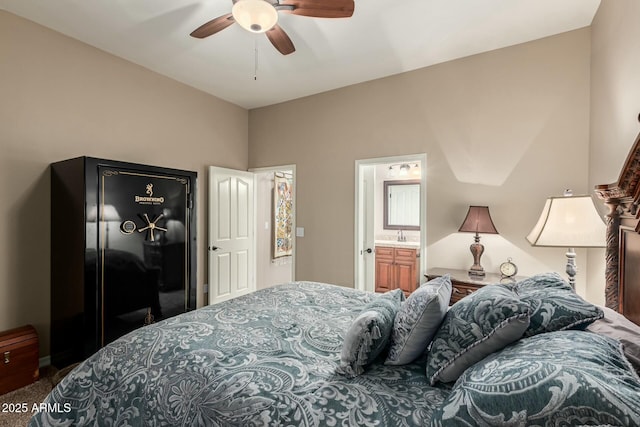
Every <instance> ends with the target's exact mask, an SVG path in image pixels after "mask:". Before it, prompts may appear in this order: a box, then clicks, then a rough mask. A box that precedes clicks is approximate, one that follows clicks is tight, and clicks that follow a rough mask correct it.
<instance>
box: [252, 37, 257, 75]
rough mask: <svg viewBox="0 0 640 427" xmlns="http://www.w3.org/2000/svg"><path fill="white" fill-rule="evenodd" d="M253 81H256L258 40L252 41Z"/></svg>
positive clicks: (255, 38)
mask: <svg viewBox="0 0 640 427" xmlns="http://www.w3.org/2000/svg"><path fill="white" fill-rule="evenodd" d="M253 55H254V56H253V80H254V81H256V80H258V38H257V37H254V39H253Z"/></svg>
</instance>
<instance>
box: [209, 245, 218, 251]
mask: <svg viewBox="0 0 640 427" xmlns="http://www.w3.org/2000/svg"><path fill="white" fill-rule="evenodd" d="M218 249H220V248H219V247H217V246H209V250H210V251H217V250H218Z"/></svg>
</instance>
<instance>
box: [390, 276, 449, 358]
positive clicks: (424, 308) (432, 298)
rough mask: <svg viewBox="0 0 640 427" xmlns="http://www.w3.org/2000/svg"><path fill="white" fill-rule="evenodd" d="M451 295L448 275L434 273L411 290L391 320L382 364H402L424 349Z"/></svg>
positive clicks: (442, 315) (415, 356)
mask: <svg viewBox="0 0 640 427" xmlns="http://www.w3.org/2000/svg"><path fill="white" fill-rule="evenodd" d="M450 299H451V278H450V277H449V275H448V274H446V275H444V276H441V277H437V278H435V279H433V280H431V281H429V282H427V283H425V284H423V285H422V286H420V287H419V288H418V289H417V290H416V291H414V292H413V293H412V294H411V295H409V298H407V300H406V301H405V302H404V303H403V304H402V307H400V311H398V314H397V315H396V320H395V321H394V322H393V330H392V331H391V347H390V349H389V354H388V355H387V360H386V361H385V362H384V363H385V365H406V364H408V363H411V362H413V361H414V360H415V359H416V358H417V357H418V356H420V355H421V354H422V353H424V351H425V350H426V349H427V346H428V345H429V343H430V342H431V339H432V338H433V336H434V335H435V334H436V331H437V330H438V328H439V327H440V324H441V323H442V319H444V316H445V314H447V309H448V308H449V300H450Z"/></svg>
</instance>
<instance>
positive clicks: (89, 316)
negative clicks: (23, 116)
mask: <svg viewBox="0 0 640 427" xmlns="http://www.w3.org/2000/svg"><path fill="white" fill-rule="evenodd" d="M196 179H197V174H196V173H195V172H190V171H183V170H176V169H167V168H160V167H154V166H146V165H139V164H133V163H125V162H118V161H112V160H104V159H96V158H91V157H78V158H74V159H70V160H65V161H61V162H57V163H53V164H51V362H52V364H53V365H54V366H56V367H58V368H62V367H64V366H68V365H70V364H72V363H74V362H77V361H80V360H83V359H85V358H87V357H88V356H90V355H91V354H93V353H94V352H95V351H96V350H98V349H100V348H101V347H103V346H104V345H106V344H108V343H110V342H111V341H113V340H115V339H116V338H118V337H120V336H122V335H124V334H126V333H128V332H130V331H132V330H134V329H136V328H139V327H142V326H144V325H147V324H150V323H153V322H155V321H158V320H161V319H165V318H167V317H171V316H174V315H176V314H179V313H183V312H185V311H188V310H193V309H195V307H196V205H195V194H196Z"/></svg>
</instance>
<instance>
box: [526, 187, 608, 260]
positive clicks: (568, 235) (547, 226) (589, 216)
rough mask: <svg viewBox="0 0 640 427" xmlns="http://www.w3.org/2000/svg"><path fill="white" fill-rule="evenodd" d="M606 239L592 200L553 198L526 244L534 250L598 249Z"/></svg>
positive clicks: (585, 198)
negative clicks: (533, 247) (552, 248)
mask: <svg viewBox="0 0 640 427" xmlns="http://www.w3.org/2000/svg"><path fill="white" fill-rule="evenodd" d="M605 235H606V227H605V225H604V222H603V221H602V218H600V215H599V214H598V212H597V211H596V207H595V206H594V204H593V200H592V199H591V196H588V195H585V196H566V197H550V198H548V199H547V202H546V203H545V205H544V209H543V210H542V213H541V214H540V218H539V219H538V223H537V224H536V225H535V227H533V230H531V232H530V233H529V235H528V236H527V240H528V241H529V243H531V244H532V245H533V246H561V247H566V248H597V247H603V246H605V243H606V237H605Z"/></svg>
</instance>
